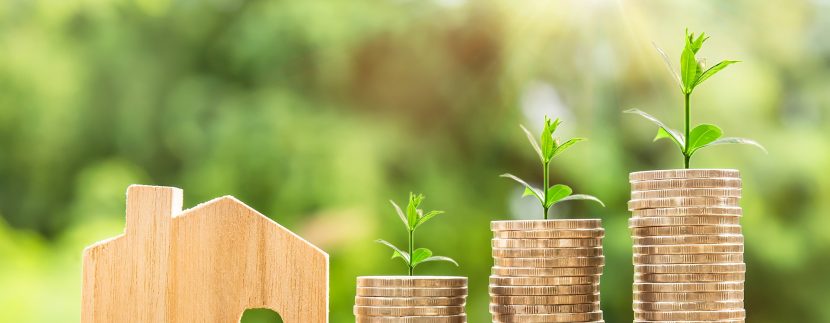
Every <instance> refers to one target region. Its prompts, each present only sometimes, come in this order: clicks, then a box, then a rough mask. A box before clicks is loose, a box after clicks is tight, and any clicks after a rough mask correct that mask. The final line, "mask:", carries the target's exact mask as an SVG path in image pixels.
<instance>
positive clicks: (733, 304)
mask: <svg viewBox="0 0 830 323" xmlns="http://www.w3.org/2000/svg"><path fill="white" fill-rule="evenodd" d="M633 307H634V311H639V312H645V311H652V312H657V311H659V312H677V311H721V310H737V309H742V308H744V302H743V301H725V302H634V306H633Z"/></svg>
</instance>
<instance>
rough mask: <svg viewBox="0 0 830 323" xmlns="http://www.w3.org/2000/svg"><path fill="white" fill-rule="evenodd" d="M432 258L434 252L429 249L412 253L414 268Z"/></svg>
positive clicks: (421, 249)
mask: <svg viewBox="0 0 830 323" xmlns="http://www.w3.org/2000/svg"><path fill="white" fill-rule="evenodd" d="M429 257H432V251H431V250H429V249H427V248H418V249H415V251H413V252H412V267H415V266H417V265H418V264H419V263H421V262H423V261H424V260H426V259H427V258H429Z"/></svg>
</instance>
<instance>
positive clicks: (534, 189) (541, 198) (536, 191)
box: [500, 174, 545, 204]
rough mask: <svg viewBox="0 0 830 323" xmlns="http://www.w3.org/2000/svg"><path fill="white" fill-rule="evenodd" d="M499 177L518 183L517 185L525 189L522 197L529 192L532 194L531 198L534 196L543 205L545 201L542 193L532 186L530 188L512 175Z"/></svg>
mask: <svg viewBox="0 0 830 323" xmlns="http://www.w3.org/2000/svg"><path fill="white" fill-rule="evenodd" d="M500 176H501V177H504V178H509V179H512V180H514V181H516V182H518V183H519V184H522V185H524V187H525V194H524V195H528V194H527V191H528V190H530V192H532V194H533V196H536V198H537V199H539V202H542V204H544V203H545V199H544V198H543V197H542V192H541V191H539V190H538V189H536V188H534V187H533V186H530V184H528V183H527V182H525V181H524V180H522V179H521V178H518V177H516V176H515V175H513V174H501V175H500Z"/></svg>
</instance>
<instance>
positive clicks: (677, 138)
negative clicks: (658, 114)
mask: <svg viewBox="0 0 830 323" xmlns="http://www.w3.org/2000/svg"><path fill="white" fill-rule="evenodd" d="M623 113H631V114H637V115H639V116H641V117H643V118H646V120H648V121H651V122H652V123H654V124H656V125H657V126H658V127H660V129H663V131H664V132H666V134H668V136H669V137H670V138H671V139H672V140H674V142H675V143H676V144H678V145H679V146H680V147H681V150H683V147H684V146H685V145H686V140H685V139H684V138H683V135H682V134H680V132H679V131H677V130H674V129H672V128H669V127H668V126H666V124H664V123H663V122H662V121H660V120H658V119H657V118H655V117H653V116H652V115H650V114H648V113H645V112H643V111H640V110H638V109H628V110H625V111H623ZM660 138H661V134H660V132H659V130H658V133H657V137H656V138H655V140H657V139H660Z"/></svg>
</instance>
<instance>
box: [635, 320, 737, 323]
mask: <svg viewBox="0 0 830 323" xmlns="http://www.w3.org/2000/svg"><path fill="white" fill-rule="evenodd" d="M712 322H717V323H746V320H744V319H738V320H717V321H670V323H712ZM634 323H656V322H655V321H648V320H634Z"/></svg>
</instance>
